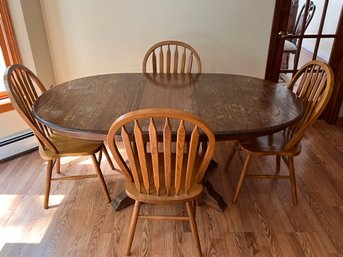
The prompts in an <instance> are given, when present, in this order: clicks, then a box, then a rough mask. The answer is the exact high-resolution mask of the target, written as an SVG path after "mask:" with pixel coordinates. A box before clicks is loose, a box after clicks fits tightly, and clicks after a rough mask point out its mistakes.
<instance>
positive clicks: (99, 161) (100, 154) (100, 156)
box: [98, 146, 103, 165]
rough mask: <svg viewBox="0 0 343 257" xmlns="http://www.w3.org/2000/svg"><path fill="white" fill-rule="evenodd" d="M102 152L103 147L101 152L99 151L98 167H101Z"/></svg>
mask: <svg viewBox="0 0 343 257" xmlns="http://www.w3.org/2000/svg"><path fill="white" fill-rule="evenodd" d="M102 150H103V147H102V146H101V150H100V151H99V156H98V163H99V165H101V160H102Z"/></svg>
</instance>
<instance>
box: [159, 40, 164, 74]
mask: <svg viewBox="0 0 343 257" xmlns="http://www.w3.org/2000/svg"><path fill="white" fill-rule="evenodd" d="M160 73H164V53H163V48H162V46H160Z"/></svg>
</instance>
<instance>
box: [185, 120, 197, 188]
mask: <svg viewBox="0 0 343 257" xmlns="http://www.w3.org/2000/svg"><path fill="white" fill-rule="evenodd" d="M199 135H200V133H199V128H198V127H197V126H195V127H194V129H193V132H192V135H191V140H190V143H189V156H188V160H187V161H188V162H187V170H186V178H185V192H186V193H188V192H189V189H190V187H191V183H192V179H193V171H194V163H195V158H196V157H197V154H199V153H198V149H199V148H198V145H199Z"/></svg>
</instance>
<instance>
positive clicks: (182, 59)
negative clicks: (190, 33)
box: [180, 47, 186, 74]
mask: <svg viewBox="0 0 343 257" xmlns="http://www.w3.org/2000/svg"><path fill="white" fill-rule="evenodd" d="M185 67H186V48H185V47H184V48H183V53H182V57H181V68H180V73H181V74H184V73H185Z"/></svg>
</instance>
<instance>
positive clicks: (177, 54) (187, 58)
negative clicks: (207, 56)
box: [142, 40, 201, 74]
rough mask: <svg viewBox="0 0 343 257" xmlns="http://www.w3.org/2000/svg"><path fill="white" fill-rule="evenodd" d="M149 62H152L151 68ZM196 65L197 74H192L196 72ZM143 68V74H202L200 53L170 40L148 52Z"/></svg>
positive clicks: (181, 43)
mask: <svg viewBox="0 0 343 257" xmlns="http://www.w3.org/2000/svg"><path fill="white" fill-rule="evenodd" d="M157 57H158V58H157ZM194 58H195V61H194ZM157 59H158V64H157ZM148 62H151V65H152V66H151V68H149V67H147V66H148ZM194 64H195V65H196V67H197V68H196V72H192V70H193V69H194V70H195V68H194ZM157 65H158V66H157ZM142 68H143V69H142V70H143V73H148V72H151V73H167V74H170V73H180V74H190V73H201V61H200V57H199V55H198V53H197V52H196V51H195V49H194V48H193V47H191V46H190V45H188V44H186V43H183V42H180V41H173V40H169V41H162V42H159V43H157V44H155V45H153V46H152V47H151V48H150V49H149V50H148V51H147V53H146V54H145V56H144V59H143V67H142Z"/></svg>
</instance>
